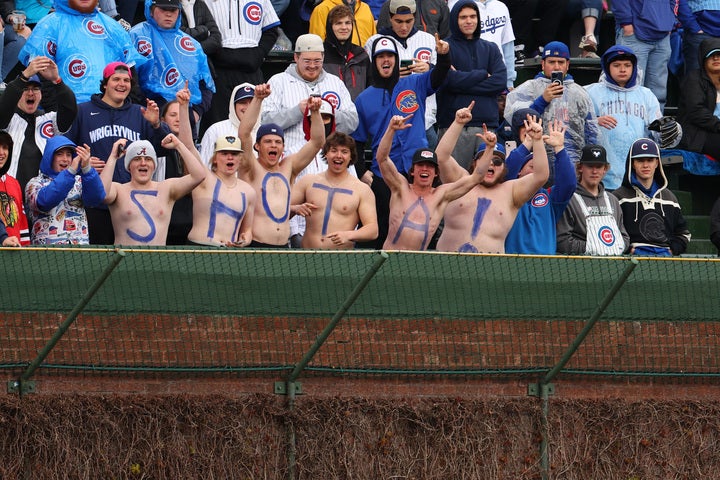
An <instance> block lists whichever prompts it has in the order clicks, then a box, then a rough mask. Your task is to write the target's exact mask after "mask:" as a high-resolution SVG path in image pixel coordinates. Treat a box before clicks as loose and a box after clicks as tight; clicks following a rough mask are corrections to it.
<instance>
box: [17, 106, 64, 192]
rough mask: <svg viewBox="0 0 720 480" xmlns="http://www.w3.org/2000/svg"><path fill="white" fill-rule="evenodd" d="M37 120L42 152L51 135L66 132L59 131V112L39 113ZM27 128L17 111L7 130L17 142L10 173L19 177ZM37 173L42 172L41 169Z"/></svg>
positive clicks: (25, 122) (37, 136) (25, 121)
mask: <svg viewBox="0 0 720 480" xmlns="http://www.w3.org/2000/svg"><path fill="white" fill-rule="evenodd" d="M33 121H34V122H35V144H36V145H37V147H38V149H40V152H41V153H42V152H43V151H44V150H45V144H46V143H47V141H48V139H49V138H50V137H53V136H55V135H62V134H64V133H66V132H58V126H57V112H47V113H45V114H43V115H39V116H37V117H35V118H34V119H33ZM26 128H27V120H25V119H24V118H23V117H21V116H20V115H18V114H17V113H16V114H14V115H13V116H12V118H10V123H9V124H8V126H7V128H6V129H5V131H7V132H8V133H9V134H10V136H11V137H12V139H13V142H14V143H15V148H13V154H12V159H10V162H11V163H10V168H9V169H8V172H7V173H8V174H9V175H10V176H12V177H17V169H18V165H19V164H20V152H21V151H22V145H23V142H24V141H25V129H26ZM37 173H40V172H39V171H38V172H37ZM24 193H25V192H23V194H24Z"/></svg>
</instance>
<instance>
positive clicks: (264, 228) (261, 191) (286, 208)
mask: <svg viewBox="0 0 720 480" xmlns="http://www.w3.org/2000/svg"><path fill="white" fill-rule="evenodd" d="M270 93H271V92H270V86H269V85H268V84H261V85H257V86H256V87H255V96H254V97H253V99H252V101H251V102H250V106H249V107H248V109H247V110H246V111H245V117H244V118H243V121H242V122H240V128H239V129H238V136H239V137H240V142H241V144H242V145H252V136H251V131H252V128H253V126H254V125H255V122H257V119H258V116H259V115H260V107H261V105H262V101H263V100H264V99H265V98H267V97H268V96H269V95H270ZM321 102H322V99H321V98H320V97H310V98H309V99H308V101H307V104H308V108H309V109H310V112H311V114H310V115H311V118H312V122H311V127H310V140H309V141H308V142H307V143H306V144H305V145H303V146H302V148H300V150H298V152H297V153H294V154H292V155H290V156H288V157H285V158H283V152H284V149H285V137H284V132H283V129H282V128H280V127H279V126H278V125H276V124H274V123H268V124H265V125H261V126H260V128H258V131H257V135H256V137H255V144H254V145H253V149H252V150H251V149H249V148H244V149H243V150H244V152H243V155H242V157H241V159H240V169H239V170H238V176H239V177H240V178H241V179H242V180H244V181H246V182H247V183H249V184H250V186H252V188H253V189H254V190H255V192H256V193H257V201H256V202H255V215H254V218H253V225H252V234H253V240H252V243H251V244H250V246H251V247H254V248H287V247H288V239H289V238H290V222H289V220H290V186H291V185H292V184H293V183H294V182H295V177H296V176H297V175H298V174H299V173H300V172H302V170H303V169H304V168H305V167H307V166H308V164H309V163H310V162H311V161H312V159H313V158H315V154H317V152H318V151H319V150H320V148H321V147H322V145H323V142H324V141H325V125H324V124H323V121H322V117H321V115H320V104H321ZM253 150H255V151H256V152H257V157H256V156H255V154H254V153H253Z"/></svg>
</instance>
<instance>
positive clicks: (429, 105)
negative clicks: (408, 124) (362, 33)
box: [365, 30, 437, 129]
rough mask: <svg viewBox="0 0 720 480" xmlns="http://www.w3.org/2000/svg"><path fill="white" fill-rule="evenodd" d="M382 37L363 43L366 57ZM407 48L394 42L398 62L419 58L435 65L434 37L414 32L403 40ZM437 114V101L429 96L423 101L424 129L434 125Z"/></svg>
mask: <svg viewBox="0 0 720 480" xmlns="http://www.w3.org/2000/svg"><path fill="white" fill-rule="evenodd" d="M381 36H382V35H380V34H378V35H373V36H372V37H370V38H369V39H368V41H367V43H365V51H367V53H368V56H370V58H372V51H371V50H372V44H373V42H374V41H375V40H376V39H377V38H378V37H381ZM405 43H406V44H407V47H404V46H402V45H401V44H400V42H398V41H397V40H395V45H397V49H398V55H399V56H400V60H401V61H402V60H412V59H413V58H419V59H420V60H423V61H425V62H430V63H432V64H433V65H435V64H436V63H437V51H436V50H435V37H434V36H433V35H430V34H429V33H427V32H423V31H421V30H418V31H416V32H415V33H414V34H412V35H410V36H409V37H408V38H406V39H405ZM436 113H437V101H436V100H435V95H434V94H433V95H430V96H429V97H427V99H426V100H425V128H426V129H428V128H430V127H431V126H433V125H435V115H436Z"/></svg>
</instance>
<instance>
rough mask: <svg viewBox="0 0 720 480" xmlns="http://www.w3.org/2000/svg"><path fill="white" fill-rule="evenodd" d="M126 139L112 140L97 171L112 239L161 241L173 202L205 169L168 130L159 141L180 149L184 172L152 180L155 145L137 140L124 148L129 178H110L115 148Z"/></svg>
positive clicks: (142, 242)
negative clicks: (111, 147)
mask: <svg viewBox="0 0 720 480" xmlns="http://www.w3.org/2000/svg"><path fill="white" fill-rule="evenodd" d="M126 143H127V139H124V138H121V139H119V140H117V141H116V142H115V144H114V145H113V149H112V153H111V154H110V157H109V158H108V160H107V162H106V164H105V168H104V169H103V171H102V173H101V174H100V178H102V181H103V186H104V187H105V203H106V204H107V205H108V207H109V209H110V217H111V218H112V224H113V229H114V230H115V243H116V244H117V245H165V241H166V239H167V232H168V226H169V225H170V214H171V212H172V207H173V204H174V203H175V201H176V200H177V199H178V198H180V197H183V196H185V195H187V194H188V193H190V191H191V190H192V189H193V188H195V187H196V186H197V185H198V184H200V182H202V181H203V180H204V179H205V174H206V172H207V169H206V168H205V166H204V165H202V163H200V160H199V158H198V157H196V156H195V155H193V154H192V153H191V152H190V150H188V148H187V147H186V146H185V145H184V144H183V143H182V142H181V141H180V140H179V139H178V138H177V137H176V136H175V135H174V134H172V133H171V134H169V135H168V136H166V137H165V138H164V139H163V140H162V145H163V147H165V148H167V149H173V150H177V151H178V152H179V153H180V156H181V157H182V159H183V162H184V163H185V168H186V169H187V171H188V172H189V174H188V175H185V176H182V177H178V178H168V179H165V180H163V181H161V182H155V181H153V180H152V175H153V172H154V171H155V167H156V164H157V155H156V154H155V149H154V148H153V146H152V144H151V143H150V142H149V141H147V140H137V141H135V142H133V143H131V144H130V145H129V146H128V147H127V150H125V158H124V160H125V168H126V169H127V171H128V172H130V182H128V183H117V182H113V181H112V176H113V172H114V171H115V162H116V161H117V159H118V151H119V149H121V148H122V147H124V146H125V144H126ZM120 155H121V156H122V154H120Z"/></svg>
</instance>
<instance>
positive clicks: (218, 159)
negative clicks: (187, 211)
mask: <svg viewBox="0 0 720 480" xmlns="http://www.w3.org/2000/svg"><path fill="white" fill-rule="evenodd" d="M242 152H243V150H242V148H241V146H240V140H238V138H237V137H233V136H219V137H218V138H217V140H216V141H215V153H214V154H213V155H212V157H210V165H211V166H210V169H211V171H212V173H211V174H209V175H207V176H206V177H205V180H203V181H202V183H201V184H200V185H198V186H197V187H196V188H195V189H194V190H193V192H192V197H193V228H192V230H190V233H189V234H188V243H195V244H198V245H215V246H221V245H224V246H227V247H246V246H248V245H250V243H251V242H252V223H253V215H254V209H255V198H256V197H257V194H256V193H255V190H253V188H252V187H251V186H250V185H249V184H248V183H247V182H244V181H242V180H240V179H239V178H238V176H237V171H238V168H239V167H240V155H241V154H242Z"/></svg>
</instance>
